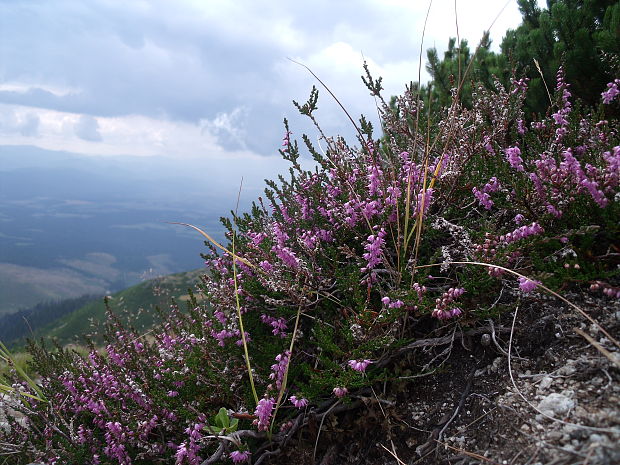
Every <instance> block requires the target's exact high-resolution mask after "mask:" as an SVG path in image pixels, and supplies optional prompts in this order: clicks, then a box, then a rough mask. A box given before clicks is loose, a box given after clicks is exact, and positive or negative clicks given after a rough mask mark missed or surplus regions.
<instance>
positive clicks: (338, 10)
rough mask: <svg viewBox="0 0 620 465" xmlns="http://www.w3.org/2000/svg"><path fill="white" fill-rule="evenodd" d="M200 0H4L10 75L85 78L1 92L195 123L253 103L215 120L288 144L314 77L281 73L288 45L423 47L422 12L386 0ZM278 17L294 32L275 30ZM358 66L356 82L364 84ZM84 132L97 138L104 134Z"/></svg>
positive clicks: (255, 140) (4, 48) (0, 13)
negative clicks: (235, 115)
mask: <svg viewBox="0 0 620 465" xmlns="http://www.w3.org/2000/svg"><path fill="white" fill-rule="evenodd" d="M197 4H198V5H199V6H196V4H195V3H194V4H192V3H189V2H188V3H186V2H182V1H179V2H170V1H166V0H153V1H149V2H123V1H120V0H119V1H103V0H101V1H99V0H92V1H88V2H75V1H70V0H58V1H54V2H48V1H44V0H38V1H37V0H32V1H29V2H0V18H1V19H0V34H1V37H0V57H1V59H0V82H1V81H2V80H4V81H6V82H10V81H18V82H22V81H25V82H32V81H33V80H34V81H35V83H36V81H37V80H40V81H42V82H44V83H47V84H50V85H57V86H61V87H69V88H73V89H79V92H77V93H72V94H67V95H62V96H59V95H54V94H51V93H49V92H46V91H44V90H42V89H33V90H31V91H29V92H25V93H15V92H0V103H2V102H4V103H14V104H21V105H29V106H38V107H43V108H50V109H55V110H60V111H67V112H74V113H80V114H87V115H91V116H122V115H130V114H139V115H145V116H150V117H155V118H160V117H166V118H170V119H173V120H182V121H186V122H193V123H196V124H198V123H199V122H200V121H202V120H209V121H217V118H218V115H221V114H230V113H231V112H232V111H233V110H234V109H235V108H239V107H244V108H246V109H247V113H246V115H245V117H244V118H243V119H238V120H236V121H234V124H236V125H237V126H234V127H231V128H230V129H231V130H223V129H222V128H219V129H217V128H216V129H217V131H216V133H217V135H218V137H219V139H220V142H221V143H222V144H223V145H224V146H225V147H233V146H243V145H245V146H247V147H248V148H249V149H250V150H253V151H255V152H258V153H262V154H265V153H273V151H274V150H275V149H277V147H278V146H279V139H280V137H281V132H282V130H281V121H282V118H283V117H284V116H288V117H289V118H290V117H291V116H292V115H294V114H295V111H294V110H293V109H292V106H291V104H290V100H291V99H297V100H303V99H304V98H305V93H307V91H309V89H310V87H311V85H312V84H313V83H314V81H313V79H312V78H311V77H309V76H308V75H307V73H306V72H305V71H303V70H301V69H299V72H298V73H297V74H295V73H293V75H294V76H298V77H297V78H293V79H291V75H290V74H288V75H282V74H279V73H276V72H274V70H275V69H276V68H277V67H278V66H282V63H283V62H285V66H290V67H291V68H295V69H296V65H293V64H290V63H288V62H286V61H285V60H286V57H287V56H292V57H307V56H309V55H311V54H312V53H315V52H316V51H318V50H320V49H321V48H324V47H326V46H328V45H330V44H332V43H334V42H337V41H344V42H347V43H350V44H351V46H352V48H353V49H354V50H359V51H360V56H361V53H362V52H363V53H364V54H365V55H366V56H368V57H371V58H373V59H374V60H375V61H399V60H403V59H407V60H412V61H416V60H417V56H418V54H419V39H420V36H421V25H422V23H421V22H420V24H411V17H410V16H408V15H395V14H394V12H395V11H396V8H395V7H392V8H389V7H385V6H384V5H383V4H382V2H380V1H375V2H372V1H369V0H365V1H359V2H355V4H354V5H353V4H352V3H351V2H334V1H333V0H317V1H313V2H273V1H267V0H256V1H254V0H252V1H239V0H238V1H231V2H224V1H219V2H199V3H197ZM205 5H208V8H207V7H205ZM200 7H202V9H201V8H200ZM222 11H224V12H225V13H222ZM248 20H249V22H250V24H252V27H251V28H248V27H247V26H246V24H247V22H248ZM422 20H423V19H422ZM278 28H283V29H284V30H288V32H287V33H286V34H283V35H282V36H279V35H276V34H274V33H273V31H275V30H278ZM287 28H288V29H287ZM442 35H443V33H442ZM282 37H285V39H282ZM445 40H446V42H447V37H446V38H445ZM427 43H428V42H427ZM430 45H432V44H430V43H429V46H430ZM438 45H439V44H438ZM359 74H361V69H360V73H359ZM359 74H356V75H354V76H352V77H351V78H350V82H348V83H346V84H345V85H348V86H351V85H359V86H360V87H361V86H362V84H361V82H360V81H359V80H358V76H359ZM412 78H413V79H415V76H412ZM330 84H342V83H330ZM335 87H337V85H336V86H335ZM302 90H303V92H304V94H303V95H299V93H300V92H301V91H302ZM295 94H296V95H295ZM350 105H353V106H354V107H353V108H350V110H351V111H352V113H354V114H359V113H360V112H361V111H363V110H364V109H369V110H368V111H372V108H373V106H372V102H370V101H368V102H361V103H358V102H357V101H354V102H351V103H350ZM91 124H92V122H91ZM85 129H88V128H85ZM82 134H83V135H86V137H85V138H89V137H91V139H88V140H95V139H92V137H95V138H96V137H97V134H98V133H97V131H96V130H95V131H92V128H91V132H88V131H86V132H85V133H82Z"/></svg>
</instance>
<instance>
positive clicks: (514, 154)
mask: <svg viewBox="0 0 620 465" xmlns="http://www.w3.org/2000/svg"><path fill="white" fill-rule="evenodd" d="M506 159H507V160H508V163H510V166H512V167H513V168H514V169H516V170H517V171H524V168H523V159H522V158H521V149H519V147H509V148H507V149H506Z"/></svg>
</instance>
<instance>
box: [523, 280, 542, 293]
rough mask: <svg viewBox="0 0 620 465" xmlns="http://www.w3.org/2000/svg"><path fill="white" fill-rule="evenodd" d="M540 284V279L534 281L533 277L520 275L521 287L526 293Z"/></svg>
mask: <svg viewBox="0 0 620 465" xmlns="http://www.w3.org/2000/svg"><path fill="white" fill-rule="evenodd" d="M539 284H540V281H534V280H531V279H527V278H524V277H522V276H520V277H519V288H520V289H521V290H522V291H523V292H525V293H526V294H527V293H528V292H532V291H533V290H534V289H536V288H537V287H538V285H539Z"/></svg>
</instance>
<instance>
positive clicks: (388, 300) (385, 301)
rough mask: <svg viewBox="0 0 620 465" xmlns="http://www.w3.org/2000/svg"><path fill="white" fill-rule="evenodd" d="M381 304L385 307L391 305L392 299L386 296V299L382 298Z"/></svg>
mask: <svg viewBox="0 0 620 465" xmlns="http://www.w3.org/2000/svg"><path fill="white" fill-rule="evenodd" d="M381 303H382V304H383V305H390V298H389V297H387V296H386V297H384V298H382V299H381Z"/></svg>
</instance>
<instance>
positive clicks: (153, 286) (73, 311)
mask: <svg viewBox="0 0 620 465" xmlns="http://www.w3.org/2000/svg"><path fill="white" fill-rule="evenodd" d="M204 272H205V270H204V269H200V270H195V271H189V272H183V273H175V274H172V275H168V276H163V277H159V278H155V279H150V280H148V281H144V282H141V283H140V284H136V285H135V286H132V287H129V288H127V289H124V290H122V291H120V292H117V293H115V294H113V295H111V296H109V297H108V299H109V304H110V308H111V309H112V311H113V312H114V313H115V315H117V316H118V317H119V318H120V319H121V320H122V321H123V322H125V323H130V324H131V325H132V326H133V327H135V328H136V329H137V330H138V331H140V332H145V331H146V330H147V329H148V328H150V327H151V326H152V325H153V324H154V323H155V322H156V321H158V319H159V318H158V313H157V310H156V307H159V308H160V309H161V311H163V312H166V311H168V307H169V305H170V303H171V301H172V299H174V300H175V301H176V302H178V303H179V305H181V306H184V305H185V302H186V301H187V300H188V297H189V295H188V289H192V291H193V292H194V293H195V294H196V296H198V293H196V292H195V291H196V285H197V284H198V282H199V281H200V275H201V274H204ZM105 321H106V309H105V304H104V300H103V296H100V297H95V296H90V297H86V296H85V297H81V298H77V299H67V300H61V301H56V302H47V303H45V304H39V305H37V306H36V307H34V308H32V309H27V310H23V311H20V312H16V313H13V314H8V315H4V316H0V341H2V342H3V343H5V344H6V345H8V346H11V347H16V348H20V347H23V346H24V344H25V342H26V339H27V338H30V339H35V340H38V339H40V338H43V339H46V340H47V341H51V340H55V341H57V342H59V343H60V344H62V345H66V344H71V343H81V342H83V336H85V335H90V336H92V337H93V340H94V341H95V342H96V343H101V342H102V341H101V337H100V336H101V333H100V332H98V328H99V329H100V328H101V325H102V324H103V323H105Z"/></svg>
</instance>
